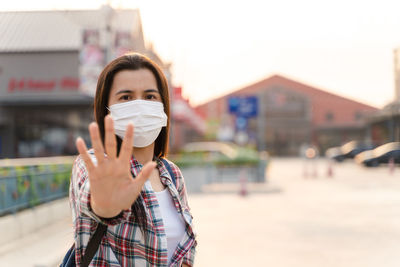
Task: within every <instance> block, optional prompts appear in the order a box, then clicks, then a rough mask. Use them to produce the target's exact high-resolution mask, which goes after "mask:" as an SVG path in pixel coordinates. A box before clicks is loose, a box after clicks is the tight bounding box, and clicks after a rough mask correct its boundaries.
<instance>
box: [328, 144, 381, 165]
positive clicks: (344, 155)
mask: <svg viewBox="0 0 400 267" xmlns="http://www.w3.org/2000/svg"><path fill="white" fill-rule="evenodd" d="M371 149H374V146H373V145H370V144H367V143H365V142H359V141H350V142H347V143H346V144H344V145H342V146H337V147H332V148H329V149H328V150H326V152H325V155H326V156H327V157H328V158H330V159H333V160H336V161H338V162H342V161H344V160H345V159H352V158H354V157H355V156H356V155H358V154H359V153H361V152H363V151H367V150H371Z"/></svg>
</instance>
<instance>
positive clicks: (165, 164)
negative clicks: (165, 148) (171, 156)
mask: <svg viewBox="0 0 400 267" xmlns="http://www.w3.org/2000/svg"><path fill="white" fill-rule="evenodd" d="M160 159H161V161H162V162H163V163H164V166H165V168H167V171H168V173H169V175H170V176H171V179H172V182H173V183H174V185H175V187H176V178H175V174H174V172H173V171H172V169H171V166H170V165H169V163H168V161H167V160H166V159H164V158H160Z"/></svg>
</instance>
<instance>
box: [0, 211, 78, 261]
mask: <svg viewBox="0 0 400 267" xmlns="http://www.w3.org/2000/svg"><path fill="white" fill-rule="evenodd" d="M72 243H73V233H72V226H71V218H70V217H69V216H68V217H66V218H64V219H61V220H58V221H56V222H54V223H52V224H50V225H48V226H47V227H44V228H42V229H40V230H38V231H36V232H34V233H30V234H28V235H26V236H24V237H22V238H19V239H15V240H14V241H12V242H9V243H8V244H6V245H2V246H0V266H13V267H54V266H58V265H59V263H60V259H62V257H63V256H64V255H65V253H66V252H67V251H68V249H69V247H70V246H71V245H72Z"/></svg>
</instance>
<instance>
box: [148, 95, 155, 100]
mask: <svg viewBox="0 0 400 267" xmlns="http://www.w3.org/2000/svg"><path fill="white" fill-rule="evenodd" d="M146 99H148V100H154V99H157V98H156V96H155V95H147V96H146Z"/></svg>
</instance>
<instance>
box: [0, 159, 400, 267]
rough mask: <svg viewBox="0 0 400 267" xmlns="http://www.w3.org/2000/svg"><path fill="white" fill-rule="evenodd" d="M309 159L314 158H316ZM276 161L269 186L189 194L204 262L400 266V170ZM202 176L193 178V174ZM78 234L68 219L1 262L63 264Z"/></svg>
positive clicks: (3, 254) (7, 251)
mask: <svg viewBox="0 0 400 267" xmlns="http://www.w3.org/2000/svg"><path fill="white" fill-rule="evenodd" d="M308 163H309V162H308ZM303 166H304V162H303V161H301V160H300V159H279V158H278V159H272V161H271V166H270V169H269V183H268V184H267V185H251V187H249V194H248V195H247V196H246V197H242V196H240V195H239V194H238V192H239V188H240V187H239V186H227V185H218V186H215V185H214V186H212V187H208V188H207V189H206V190H207V192H206V193H204V194H192V195H189V201H190V205H191V209H192V212H193V215H194V218H195V226H196V228H197V232H198V250H197V251H198V252H197V253H198V254H197V258H196V266H279V267H292V266H293V267H321V266H324V267H329V266H332V267H340V266H346V267H347V266H352V267H358V266H359V267H376V266H385V267H392V266H393V267H397V266H400V258H399V257H398V251H400V242H399V240H400V208H399V207H400V169H396V170H395V171H394V173H393V174H390V172H389V169H388V168H387V167H384V166H382V167H379V168H371V169H367V168H363V167H360V166H358V165H355V164H354V163H353V162H345V163H343V164H336V165H334V167H333V177H332V178H328V177H327V175H326V174H327V164H326V162H325V161H323V160H321V161H319V162H317V172H316V174H317V177H316V178H308V179H304V177H303ZM193 178H194V177H186V179H187V180H189V179H193ZM71 238H72V229H71V222H70V220H69V219H68V218H66V219H65V220H61V221H59V222H58V223H56V224H54V225H52V226H50V227H48V228H47V229H44V230H43V231H40V232H37V233H34V234H31V235H29V236H27V237H24V238H23V239H21V240H16V241H15V242H13V244H8V245H7V247H5V246H3V247H0V266H55V265H56V263H57V261H56V258H57V257H60V256H62V255H63V254H64V253H65V252H66V251H67V249H68V247H69V245H70V243H71V242H72V241H71Z"/></svg>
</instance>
